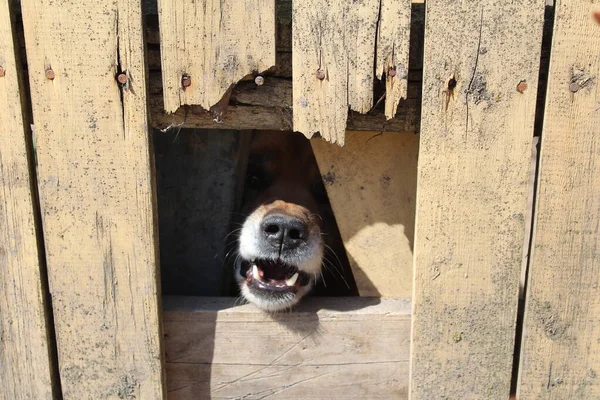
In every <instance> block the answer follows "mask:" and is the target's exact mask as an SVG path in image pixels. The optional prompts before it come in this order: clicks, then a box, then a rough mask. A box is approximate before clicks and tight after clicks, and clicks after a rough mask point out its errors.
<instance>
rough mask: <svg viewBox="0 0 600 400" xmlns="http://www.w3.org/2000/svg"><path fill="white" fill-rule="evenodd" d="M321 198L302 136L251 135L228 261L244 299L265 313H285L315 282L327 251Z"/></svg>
mask: <svg viewBox="0 0 600 400" xmlns="http://www.w3.org/2000/svg"><path fill="white" fill-rule="evenodd" d="M326 199H327V195H326V193H325V189H324V187H323V183H322V180H321V176H320V173H319V170H318V167H317V165H316V162H315V161H314V156H313V154H312V149H311V147H310V143H309V141H308V140H307V139H306V138H304V136H302V135H300V134H295V133H285V132H255V133H254V135H253V138H252V140H251V143H250V150H249V156H248V167H247V171H246V180H245V188H244V197H243V205H242V208H241V210H242V215H244V216H246V217H245V220H244V221H243V223H242V226H241V229H240V231H239V234H238V236H237V257H236V261H235V262H234V269H235V278H236V281H237V284H238V288H239V291H240V294H241V296H242V297H243V298H244V299H245V300H247V301H248V302H250V303H253V304H255V305H256V306H258V307H259V308H261V309H263V310H265V311H270V312H274V311H280V310H284V309H288V308H291V307H292V306H294V305H295V304H297V303H298V301H300V299H302V298H303V297H304V296H306V295H307V294H308V293H309V292H310V291H311V289H313V288H314V286H315V284H316V283H317V282H319V281H320V280H321V277H322V276H323V270H322V269H323V263H324V261H325V260H326V259H325V251H326V249H329V247H328V246H327V245H326V243H325V241H324V239H323V238H324V232H323V219H324V218H323V217H322V216H323V215H326V212H325V213H324V212H323V203H324V202H325V203H327V205H328V202H327V200H326ZM327 219H328V218H327V217H325V220H326V222H327ZM336 229H337V228H336ZM346 264H347V261H346ZM340 267H342V266H341V265H340ZM343 269H344V267H342V268H339V269H337V267H336V270H337V272H338V276H341V277H342V279H344V281H345V282H346V286H347V287H348V288H351V286H350V284H349V283H348V281H351V282H350V283H353V279H351V278H348V279H346V278H344V275H345V273H344V271H343ZM348 269H349V267H348ZM344 294H348V292H347V293H344Z"/></svg>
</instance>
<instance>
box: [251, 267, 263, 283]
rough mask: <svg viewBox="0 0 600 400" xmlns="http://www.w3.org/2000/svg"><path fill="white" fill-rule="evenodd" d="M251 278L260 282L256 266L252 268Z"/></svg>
mask: <svg viewBox="0 0 600 400" xmlns="http://www.w3.org/2000/svg"><path fill="white" fill-rule="evenodd" d="M252 277H253V278H254V279H255V280H257V281H260V280H261V278H260V273H259V272H258V267H257V266H256V264H254V265H253V266H252Z"/></svg>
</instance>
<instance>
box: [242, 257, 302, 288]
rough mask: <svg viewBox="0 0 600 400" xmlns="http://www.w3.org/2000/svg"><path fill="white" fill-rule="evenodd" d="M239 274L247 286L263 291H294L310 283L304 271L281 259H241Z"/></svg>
mask: <svg viewBox="0 0 600 400" xmlns="http://www.w3.org/2000/svg"><path fill="white" fill-rule="evenodd" d="M240 275H241V277H242V279H244V281H245V283H246V285H247V286H248V288H250V289H254V290H259V291H265V292H278V293H295V292H297V291H298V289H300V288H301V287H303V286H306V285H308V284H309V283H310V276H309V275H308V274H307V273H306V272H303V271H300V270H299V269H298V267H296V266H295V265H291V264H287V263H285V262H284V261H283V260H281V259H277V260H267V259H255V260H252V261H242V262H241V265H240Z"/></svg>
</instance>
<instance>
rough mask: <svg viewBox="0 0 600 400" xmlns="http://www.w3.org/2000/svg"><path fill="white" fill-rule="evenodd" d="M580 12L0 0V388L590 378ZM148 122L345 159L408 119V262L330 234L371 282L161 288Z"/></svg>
mask: <svg viewBox="0 0 600 400" xmlns="http://www.w3.org/2000/svg"><path fill="white" fill-rule="evenodd" d="M415 3H416V2H415ZM598 8H600V2H598V1H597V0H591V1H590V0H570V1H563V0H556V4H555V5H548V6H546V5H545V2H544V1H542V0H515V1H511V2H506V4H504V3H502V4H499V3H498V2H496V1H492V0H481V1H462V2H461V1H456V0H428V1H427V3H426V4H425V5H424V6H423V5H422V4H411V2H410V1H408V0H405V1H391V0H360V1H354V2H348V1H341V0H327V1H325V0H293V2H291V3H290V2H289V1H277V2H276V1H275V0H244V1H237V0H220V1H216V0H214V1H208V0H203V1H193V0H185V1H174V0H159V1H158V8H156V5H155V4H152V3H151V2H150V3H144V4H143V5H142V4H141V3H140V2H139V1H133V0H116V1H113V0H111V1H108V0H94V1H92V0H81V1H77V2H74V1H73V2H70V1H49V0H21V2H20V4H17V3H16V2H13V1H11V0H0V189H1V190H0V387H1V388H2V389H0V398H2V399H7V400H13V399H61V398H62V399H78V400H79V399H105V398H106V399H162V398H167V397H168V398H169V399H199V398H245V399H246V398H247V399H260V398H267V397H270V398H302V399H305V398H306V399H308V398H323V399H334V398H340V399H341V398H343V399H350V398H356V399H369V398H390V399H392V398H394V399H404V398H411V399H413V400H417V399H419V400H420V399H423V400H432V399H449V400H450V399H507V398H508V397H509V393H511V389H512V392H516V394H517V396H518V398H519V399H524V400H526V399H561V400H562V399H577V400H587V399H590V400H592V399H598V398H600V232H599V226H600V135H599V133H600V128H599V127H600V89H599V86H598V81H599V79H600V76H599V75H600V26H598V25H596V24H595V23H594V21H593V20H592V18H591V14H592V11H593V10H595V9H596V10H597V9H598ZM419 10H420V14H419ZM545 11H546V12H545ZM156 15H158V19H157V17H156ZM419 15H420V17H421V18H420V19H419V18H418V17H419ZM423 16H424V17H425V18H424V19H423V18H422V17H423ZM551 16H554V20H553V22H552V20H549V18H550V17H551ZM415 17H417V18H415ZM282 21H285V23H282ZM544 23H546V25H547V26H548V27H549V29H547V30H545V29H544ZM409 28H410V29H409ZM158 32H160V34H159V33H158ZM423 37H424V40H423ZM550 38H551V45H550V41H549V39H550ZM543 43H547V44H548V45H547V46H546V47H544V46H543ZM159 44H160V47H159ZM409 44H410V45H409ZM549 53H551V55H550V56H549ZM548 59H549V69H546V68H545V67H544V65H545V64H547V61H548ZM423 60H424V61H423ZM421 63H423V64H421ZM292 66H293V70H292ZM159 68H160V69H159ZM159 72H160V75H162V76H159ZM257 76H259V77H260V79H256V78H257ZM290 78H291V80H290ZM239 81H241V82H239ZM373 82H375V85H374V83H373ZM374 86H375V89H374ZM201 107H203V108H201ZM165 110H166V111H168V112H165ZM419 116H420V117H419ZM391 117H393V118H391ZM152 127H158V128H166V129H169V127H171V128H172V127H203V128H209V127H210V128H215V127H217V128H228V129H282V130H296V131H300V132H302V133H304V134H306V135H307V136H309V137H311V136H313V134H314V133H316V132H319V133H320V136H322V137H323V138H325V139H327V140H328V141H332V142H337V143H338V144H343V143H345V142H347V143H348V147H347V148H345V149H347V150H344V148H342V149H337V148H336V149H335V150H330V149H332V148H331V147H327V146H335V145H333V144H328V145H326V144H324V142H319V143H318V144H314V145H313V146H314V148H315V152H316V154H317V158H318V159H319V161H320V162H321V163H322V165H324V163H323V161H322V160H324V159H326V158H323V157H329V158H328V159H329V160H330V159H332V158H334V159H338V160H340V163H341V164H340V165H341V167H339V168H340V170H343V169H344V168H346V170H350V168H353V167H354V168H356V166H363V167H361V168H362V169H369V168H382V165H383V164H382V163H384V162H388V163H393V162H394V157H395V153H394V152H393V151H391V150H390V149H392V148H391V147H388V148H386V146H380V147H379V148H377V150H370V151H371V153H370V155H369V156H368V157H369V160H371V161H369V162H368V163H365V164H361V162H362V161H360V160H361V154H367V152H368V150H367V147H364V152H363V150H362V149H361V146H360V144H356V143H357V142H355V141H353V140H352V137H353V136H352V135H353V134H351V133H349V132H348V133H347V131H350V130H365V131H374V133H373V134H370V137H373V135H381V134H382V133H383V132H384V131H385V132H386V135H388V133H387V132H394V133H390V134H389V135H390V137H394V138H398V137H401V135H406V134H407V133H408V132H410V133H416V132H418V133H419V137H420V144H419V150H418V179H417V184H416V207H415V208H414V209H415V211H414V220H415V228H414V242H411V243H408V244H403V246H406V248H409V249H410V248H412V249H413V251H414V262H413V259H409V263H408V264H406V263H404V264H402V262H403V261H406V258H407V257H410V256H411V255H410V254H408V255H407V256H406V255H405V253H404V252H399V253H390V251H391V250H388V249H387V248H388V247H394V243H395V242H393V241H392V242H391V246H390V242H389V241H387V242H385V245H383V244H381V243H380V244H377V243H375V244H373V247H372V248H367V247H365V246H366V244H365V243H367V242H360V243H356V242H354V243H346V245H347V249H348V251H349V253H351V255H352V256H353V257H354V258H355V259H356V263H358V264H361V265H362V269H363V272H364V277H363V278H364V280H365V281H367V280H368V281H369V282H370V283H371V284H372V285H374V286H373V287H374V288H375V289H379V290H375V291H372V290H371V291H370V290H369V289H365V290H362V291H361V294H362V295H367V296H369V295H370V296H372V295H373V294H379V295H383V297H357V298H342V299H318V298H317V299H310V300H307V301H306V302H305V304H304V305H303V306H301V307H299V309H298V310H297V311H295V312H292V313H290V314H284V315H278V316H277V315H276V316H271V315H267V314H264V313H261V312H260V311H258V310H256V309H255V308H253V307H252V306H250V305H245V306H237V307H235V306H234V304H233V299H227V298H170V297H165V298H164V299H161V296H160V282H159V279H158V277H159V276H160V275H159V265H158V264H159V263H158V235H157V229H158V226H157V218H156V200H155V199H156V195H155V184H154V179H155V177H154V162H153V153H152V146H151V142H150V138H151V135H150V129H151V128H152ZM282 134H283V133H282ZM534 134H536V135H538V136H539V137H540V149H539V152H537V154H538V162H537V167H536V168H535V171H534V172H535V196H534V197H533V200H534V201H533V203H532V201H531V198H530V193H529V191H530V187H531V180H530V176H531V167H530V166H531V152H532V148H533V147H534ZM356 137H358V136H356ZM313 140H315V141H316V140H320V139H313ZM365 146H366V142H365ZM398 146H399V147H393V148H394V149H395V148H404V147H402V146H404V144H399V145H398ZM328 149H329V150H328ZM344 151H347V153H343V152H344ZM328 154H329V156H328ZM377 154H385V156H382V157H381V158H377ZM349 155H350V156H349ZM344 157H348V158H347V159H345V160H343V161H342V159H343V158H344ZM365 157H366V156H365ZM398 157H400V155H398ZM353 160H359V161H353ZM403 162H404V161H403ZM402 165H412V164H411V161H407V164H402ZM355 173H356V174H359V173H361V171H360V168H357V169H356V172H355ZM353 174H354V173H353ZM400 175H401V174H398V179H402V177H401V176H400ZM352 179H353V178H352V177H349V178H348V180H347V182H353V180H352ZM328 189H329V190H330V193H329V194H330V197H331V199H332V203H333V208H334V210H335V212H336V214H338V219H341V218H342V217H341V216H340V215H342V214H344V213H343V211H339V209H340V208H341V206H340V204H342V203H343V202H344V201H345V199H344V198H345V196H343V194H344V193H348V191H350V190H355V189H352V188H350V187H347V188H344V187H341V188H339V187H338V188H328ZM340 193H341V194H342V195H340ZM373 193H381V195H379V196H378V195H374V194H372V195H371V197H368V196H367V197H366V199H370V200H368V201H373V202H376V201H380V199H381V198H385V199H386V202H385V205H386V206H387V207H393V201H394V200H395V198H391V197H389V195H386V193H388V192H385V191H383V192H373ZM394 193H399V195H398V196H399V197H400V196H403V197H406V196H408V195H407V194H405V193H404V192H394ZM365 201H366V200H365ZM398 201H399V202H400V201H401V200H399V199H398ZM353 204H354V205H351V207H362V206H363V205H364V204H362V203H361V204H358V203H353ZM390 204H391V205H390ZM414 204H415V201H414V200H413V206H414ZM532 204H533V205H532ZM336 207H337V209H336ZM346 214H348V217H347V218H351V217H352V215H350V214H351V213H346ZM531 215H532V217H531ZM344 218H346V217H344ZM365 218H366V219H367V220H369V221H370V222H372V223H373V226H375V225H376V224H375V223H376V222H381V221H377V219H376V218H374V214H370V216H369V215H367V216H366V217H365ZM530 218H531V220H532V221H533V225H532V224H531V221H530ZM342 225H343V223H342V222H341V223H340V226H342ZM531 225H532V226H533V229H532V232H531V235H530V236H529V235H528V234H527V232H528V228H530V227H531ZM342 228H343V226H342ZM374 229H379V228H374ZM412 235H413V234H412V232H410V235H409V236H411V238H412V237H413V236H412ZM342 236H344V232H342ZM384 236H385V235H380V236H376V235H375V236H373V237H374V238H378V237H381V238H383V237H384ZM344 239H346V238H344ZM382 240H384V239H382ZM390 254H393V256H390V257H387V256H386V255H390ZM398 254H400V256H399V255H398ZM523 254H526V260H527V269H526V270H525V271H526V277H527V280H526V282H525V285H524V287H523V291H524V293H523V295H522V296H521V300H519V299H520V297H519V283H520V275H521V273H522V268H521V264H522V260H523ZM376 256H380V257H381V259H380V260H379V261H378V260H376V259H375V258H376ZM386 257H387V258H386ZM398 257H400V258H402V257H404V258H405V259H404V260H400V259H398ZM369 259H370V260H371V262H372V266H371V264H369V265H368V266H367V267H365V263H368V262H369ZM395 261H397V262H398V266H397V267H396V264H394V262H395ZM405 265H408V267H406V266H405ZM411 277H412V279H411ZM363 278H360V279H359V278H358V277H357V282H358V283H359V289H360V285H361V279H363ZM394 279H396V280H397V281H394ZM411 281H412V285H410V282H411ZM390 282H397V284H393V285H392V284H389V283H390ZM406 282H409V283H408V284H407V283H406ZM386 285H387V286H386ZM522 286H523V285H522ZM411 287H412V296H410V297H411V298H408V297H409V296H408V294H409V293H410V289H411ZM396 288H400V289H398V291H396V292H395V291H394V290H395V289H396ZM520 301H521V303H520ZM520 304H522V305H524V314H523V315H520V314H519V313H518V310H519V307H520ZM163 310H164V312H163ZM517 322H519V323H517ZM515 349H516V350H515ZM515 351H516V354H515ZM511 382H512V387H511Z"/></svg>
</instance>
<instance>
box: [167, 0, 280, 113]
mask: <svg viewBox="0 0 600 400" xmlns="http://www.w3.org/2000/svg"><path fill="white" fill-rule="evenodd" d="M158 13H159V22H160V38H161V55H162V72H163V86H164V88H165V90H164V99H165V102H164V107H165V110H166V111H167V112H175V111H176V110H177V109H178V108H179V107H180V106H181V105H185V104H189V105H192V104H194V105H200V106H202V108H204V109H205V110H208V109H210V107H212V106H213V105H215V104H217V102H219V100H220V99H221V98H222V97H223V95H224V94H225V93H226V92H227V90H228V89H229V88H230V87H231V86H232V85H234V84H235V83H237V82H238V81H239V80H241V79H242V78H243V77H244V76H246V75H248V74H252V73H253V72H262V71H265V70H267V69H269V68H271V67H272V66H274V65H275V0H201V1H195V0H184V1H182V0H159V1H158ZM183 75H188V76H189V77H190V78H191V82H192V84H191V86H189V87H187V88H185V90H184V88H183V87H182V85H181V80H182V76H183Z"/></svg>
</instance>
